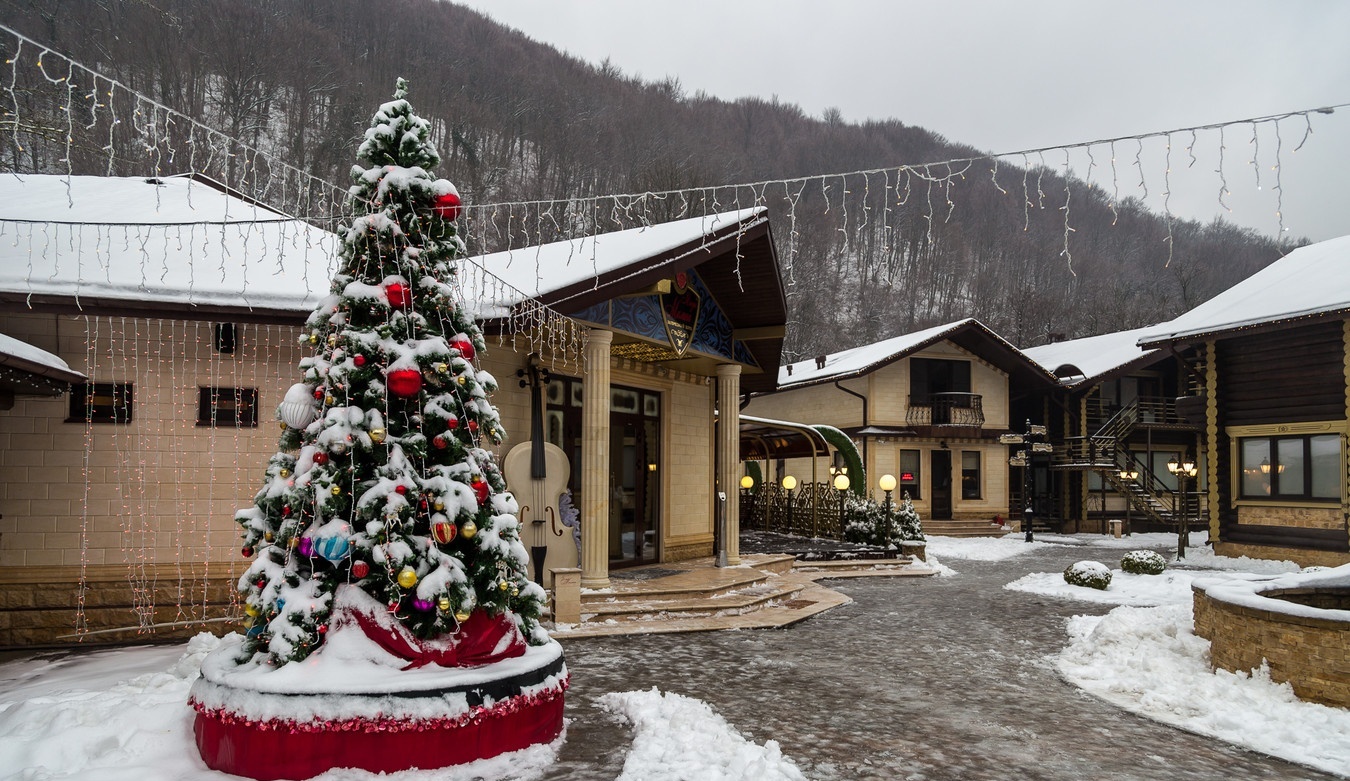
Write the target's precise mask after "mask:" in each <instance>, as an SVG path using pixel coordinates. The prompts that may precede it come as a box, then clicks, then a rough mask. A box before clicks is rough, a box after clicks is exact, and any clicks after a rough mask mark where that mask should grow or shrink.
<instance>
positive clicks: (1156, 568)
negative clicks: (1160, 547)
mask: <svg viewBox="0 0 1350 781" xmlns="http://www.w3.org/2000/svg"><path fill="white" fill-rule="evenodd" d="M1120 568H1121V569H1122V570H1124V571H1126V572H1129V573H1131V574H1133V575H1161V574H1162V571H1163V570H1165V569H1167V561H1166V560H1165V559H1163V557H1162V556H1160V555H1158V554H1157V553H1154V552H1153V551H1151V550H1132V551H1130V552H1129V553H1127V554H1125V555H1124V556H1122V557H1121V559H1120Z"/></svg>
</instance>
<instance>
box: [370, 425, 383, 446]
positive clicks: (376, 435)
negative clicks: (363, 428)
mask: <svg viewBox="0 0 1350 781" xmlns="http://www.w3.org/2000/svg"><path fill="white" fill-rule="evenodd" d="M386 433H387V432H386V431H385V430H384V429H382V428H373V429H371V430H370V441H371V442H374V443H375V444H377V445H378V444H379V443H381V442H383V441H384V437H385V434H386Z"/></svg>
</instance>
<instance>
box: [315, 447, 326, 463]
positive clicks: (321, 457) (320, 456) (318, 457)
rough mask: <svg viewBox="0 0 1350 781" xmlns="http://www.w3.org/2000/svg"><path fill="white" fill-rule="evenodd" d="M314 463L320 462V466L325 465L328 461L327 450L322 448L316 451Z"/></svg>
mask: <svg viewBox="0 0 1350 781" xmlns="http://www.w3.org/2000/svg"><path fill="white" fill-rule="evenodd" d="M314 463H315V464H318V465H319V466H323V465H324V464H326V463H328V454H327V453H325V452H323V451H322V450H320V451H319V452H317V453H315V454H314Z"/></svg>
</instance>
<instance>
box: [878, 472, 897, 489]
mask: <svg viewBox="0 0 1350 781" xmlns="http://www.w3.org/2000/svg"><path fill="white" fill-rule="evenodd" d="M877 487H878V488H880V489H881V490H883V491H894V490H895V475H882V476H881V479H880V480H878V481H877Z"/></svg>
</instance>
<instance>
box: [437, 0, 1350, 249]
mask: <svg viewBox="0 0 1350 781" xmlns="http://www.w3.org/2000/svg"><path fill="white" fill-rule="evenodd" d="M463 4H465V5H468V6H471V7H474V8H476V9H478V10H479V11H482V12H484V13H486V14H488V15H489V16H491V17H493V18H495V19H496V20H498V21H500V22H502V23H504V24H506V25H509V26H511V27H515V28H517V29H519V30H521V31H523V32H524V33H525V34H526V35H528V36H530V37H531V38H534V39H536V40H539V41H543V42H545V43H549V44H552V45H554V46H556V47H557V48H559V49H561V50H563V51H566V52H568V53H570V54H573V55H575V56H577V57H580V58H582V59H585V60H589V61H592V62H598V61H599V60H601V59H603V58H605V57H609V58H610V60H611V61H612V62H613V63H614V64H616V65H617V66H619V68H621V69H622V70H623V72H624V73H625V74H638V75H641V76H642V77H644V78H646V79H649V80H656V79H661V78H664V77H666V76H675V77H678V78H679V80H680V82H681V84H682V85H683V86H684V89H685V91H686V92H687V93H690V94H692V93H693V92H695V91H697V90H703V91H704V92H707V93H710V94H712V95H715V96H717V97H721V98H726V99H733V100H734V99H735V98H737V97H741V96H745V95H754V96H760V97H765V98H768V97H772V96H775V95H776V96H777V97H778V98H779V99H780V100H784V101H787V102H792V103H796V104H798V105H800V106H801V107H802V108H803V109H804V110H806V112H807V113H809V114H812V115H814V116H820V114H821V112H822V111H824V110H825V109H826V108H828V107H837V108H838V109H839V110H840V111H842V112H843V116H844V118H845V119H846V120H849V121H858V120H864V119H868V118H877V119H880V118H894V119H898V120H900V121H902V122H904V123H906V124H911V125H919V126H922V127H924V128H927V129H929V130H932V131H934V132H936V133H940V134H941V135H943V136H945V137H947V138H948V139H950V140H952V141H958V142H961V143H965V144H969V145H972V146H975V147H977V148H979V149H982V150H985V151H989V152H1009V151H1017V150H1022V149H1029V148H1039V147H1046V146H1055V145H1061V144H1073V143H1078V142H1083V141H1092V140H1096V139H1101V138H1109V137H1117V136H1131V135H1135V134H1141V133H1148V132H1151V131H1163V130H1171V129H1175V128H1184V127H1191V126H1197V125H1206V124H1212V123H1218V122H1225V121H1229V120H1236V119H1244V118H1249V117H1261V116H1266V115H1272V114H1281V113H1285V112H1291V111H1299V110H1302V109H1308V108H1315V107H1319V106H1327V105H1333V104H1340V103H1350V35H1348V34H1350V2H1344V1H1343V0H1278V1H1277V0H1269V1H1268V2H1248V1H1245V0H1184V1H1183V2H1178V1H1177V0H1168V1H1167V2H1158V1H1157V0H1122V1H1120V2H1116V3H1111V4H1107V3H1100V2H1091V1H1089V0H1059V1H1056V0H1017V2H1012V1H1011V0H1007V1H1005V0H929V1H928V2H924V3H918V2H911V1H910V0H831V1H830V2H819V1H817V2H812V3H806V2H802V1H801V0H680V2H656V1H655V0H467V1H466V2H463ZM1312 126H1313V131H1314V132H1313V136H1312V138H1310V139H1309V140H1308V142H1307V144H1306V145H1305V146H1304V148H1303V149H1302V150H1301V151H1300V152H1298V153H1297V154H1291V151H1290V150H1292V149H1293V147H1295V146H1297V145H1298V143H1299V141H1300V140H1302V139H1303V136H1304V132H1305V125H1304V122H1303V120H1302V119H1300V118H1294V119H1290V120H1286V121H1283V122H1281V123H1280V125H1279V131H1280V132H1279V135H1280V137H1281V138H1278V139H1277V138H1276V134H1275V129H1274V128H1273V127H1271V126H1265V127H1263V128H1262V130H1261V131H1260V133H1259V137H1258V141H1257V144H1255V145H1254V144H1252V143H1251V141H1252V128H1251V127H1250V126H1245V127H1241V128H1233V129H1230V130H1227V131H1225V134H1224V142H1225V144H1224V146H1225V161H1224V166H1223V169H1224V172H1225V176H1226V179H1227V183H1228V188H1229V190H1230V191H1231V193H1232V195H1231V196H1229V197H1226V198H1225V201H1226V203H1227V204H1228V205H1229V206H1230V207H1232V208H1233V213H1232V214H1230V215H1228V216H1229V218H1230V219H1233V220H1234V221H1236V222H1239V223H1240V224H1243V225H1248V226H1251V227H1253V228H1256V229H1258V230H1260V231H1262V232H1264V233H1267V234H1270V235H1274V234H1276V233H1277V232H1278V226H1279V221H1278V219H1277V218H1276V216H1275V212H1276V209H1277V202H1276V200H1275V196H1276V192H1275V189H1274V184H1275V175H1276V173H1277V172H1276V171H1275V165H1276V156H1275V150H1276V146H1277V145H1281V144H1282V146H1283V150H1284V151H1283V154H1281V155H1280V156H1279V162H1280V164H1281V166H1280V170H1279V171H1278V173H1279V175H1280V177H1281V180H1282V181H1281V183H1282V185H1283V193H1284V198H1283V215H1284V224H1285V227H1286V229H1287V230H1288V233H1287V234H1286V235H1289V236H1306V237H1308V238H1311V239H1314V240H1321V239H1327V238H1332V237H1334V236H1341V235H1346V234H1350V198H1347V197H1346V189H1347V188H1348V187H1350V107H1348V108H1343V109H1340V110H1338V111H1337V112H1336V113H1335V114H1333V115H1331V116H1324V115H1320V114H1319V115H1315V116H1314V118H1313V125H1312ZM1189 143H1190V134H1189V133H1186V134H1180V135H1177V136H1174V137H1173V139H1172V144H1173V160H1172V168H1171V170H1172V173H1171V174H1167V173H1166V165H1165V163H1164V162H1163V160H1164V157H1163V156H1164V151H1165V142H1163V141H1161V140H1159V141H1156V142H1147V143H1146V144H1145V149H1144V152H1143V157H1142V159H1143V161H1144V166H1143V172H1142V174H1141V173H1140V172H1139V171H1138V170H1137V169H1132V168H1131V169H1130V170H1125V169H1127V168H1128V167H1130V166H1133V164H1134V160H1135V155H1136V153H1137V151H1138V150H1137V145H1136V144H1135V143H1134V142H1128V143H1127V144H1123V145H1117V150H1116V151H1117V167H1118V170H1119V171H1120V172H1119V174H1118V175H1117V177H1116V180H1115V181H1113V180H1112V179H1111V177H1110V172H1109V169H1107V168H1106V164H1107V161H1106V160H1105V159H1104V157H1103V154H1102V152H1103V151H1108V150H1106V149H1105V147H1102V148H1100V149H1098V150H1097V154H1095V155H1094V156H1095V158H1096V163H1097V165H1098V166H1099V167H1098V168H1097V169H1095V170H1094V171H1093V174H1092V180H1093V181H1094V182H1096V183H1098V184H1102V185H1103V186H1104V187H1106V189H1107V190H1108V191H1111V190H1112V189H1117V190H1118V191H1119V193H1120V195H1121V196H1122V197H1123V196H1126V195H1143V190H1142V189H1140V188H1138V186H1137V185H1138V183H1139V181H1140V180H1141V179H1143V180H1144V181H1145V187H1147V188H1148V198H1147V202H1148V204H1149V205H1150V207H1152V208H1154V209H1156V210H1161V209H1162V208H1163V203H1162V193H1163V191H1164V188H1163V186H1162V185H1163V182H1164V178H1165V177H1167V178H1168V179H1169V180H1170V182H1171V187H1170V192H1171V198H1170V208H1171V209H1172V211H1173V212H1174V213H1176V214H1178V215H1179V216H1183V217H1189V218H1194V219H1200V220H1206V221H1207V220H1209V219H1211V218H1212V217H1214V216H1215V215H1216V214H1218V213H1220V212H1222V211H1223V207H1222V206H1220V204H1219V202H1218V192H1219V188H1220V185H1221V182H1220V180H1219V178H1218V175H1217V174H1216V173H1215V169H1216V168H1218V150H1219V137H1218V134H1217V132H1216V131H1209V132H1205V133H1201V134H1199V135H1198V137H1197V143H1196V145H1195V150H1194V151H1195V156H1196V159H1197V162H1196V163H1195V164H1194V165H1189V163H1190V159H1189V156H1188V155H1187V154H1186V152H1185V146H1186V145H1188V144H1189ZM1257 149H1259V155H1258V157H1257V160H1258V166H1257V167H1259V168H1260V169H1261V187H1260V189H1259V190H1258V188H1257V183H1256V173H1257V171H1256V170H1255V169H1256V167H1254V166H1253V165H1252V153H1253V151H1254V150H1257ZM1107 156H1108V157H1109V154H1108V155H1107ZM893 162H894V163H895V164H896V165H901V164H915V163H923V162H930V161H925V160H896V161H893ZM1032 162H1039V161H1038V160H1033V161H1032ZM1045 162H1046V163H1047V164H1050V165H1053V166H1055V167H1061V168H1062V167H1063V166H1064V163H1065V156H1064V154H1063V153H1060V152H1056V153H1053V154H1048V155H1047V156H1046V158H1045ZM1069 165H1070V167H1071V169H1072V171H1073V173H1075V174H1076V175H1078V176H1080V177H1081V176H1083V175H1084V174H1085V172H1086V168H1087V165H1088V159H1087V157H1086V155H1082V154H1073V155H1070V159H1069ZM820 173H833V172H828V171H821V172H820ZM709 184H712V183H709Z"/></svg>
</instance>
